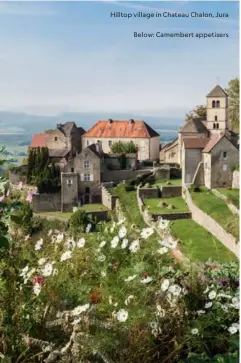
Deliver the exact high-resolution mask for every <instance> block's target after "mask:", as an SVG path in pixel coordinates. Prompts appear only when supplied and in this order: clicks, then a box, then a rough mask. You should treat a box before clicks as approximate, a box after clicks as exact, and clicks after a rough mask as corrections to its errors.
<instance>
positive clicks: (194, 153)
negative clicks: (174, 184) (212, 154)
mask: <svg viewBox="0 0 241 363" xmlns="http://www.w3.org/2000/svg"><path fill="white" fill-rule="evenodd" d="M201 161H202V149H185V148H184V147H183V150H182V183H183V184H191V183H192V181H193V178H194V175H195V173H196V170H197V165H198V164H199V163H200V162H201Z"/></svg>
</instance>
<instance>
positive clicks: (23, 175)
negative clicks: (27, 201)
mask: <svg viewBox="0 0 241 363" xmlns="http://www.w3.org/2000/svg"><path fill="white" fill-rule="evenodd" d="M27 169H28V167H27V165H22V166H20V167H18V168H13V169H12V170H9V173H8V177H9V181H10V183H11V184H19V183H20V182H22V183H24V184H26V183H27V172H28V170H27Z"/></svg>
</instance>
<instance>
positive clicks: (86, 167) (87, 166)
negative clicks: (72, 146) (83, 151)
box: [84, 160, 90, 169]
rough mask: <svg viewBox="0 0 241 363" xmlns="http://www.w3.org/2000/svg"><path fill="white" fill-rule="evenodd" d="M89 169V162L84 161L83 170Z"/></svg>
mask: <svg viewBox="0 0 241 363" xmlns="http://www.w3.org/2000/svg"><path fill="white" fill-rule="evenodd" d="M89 167H90V162H89V160H85V161H84V168H85V169H89Z"/></svg>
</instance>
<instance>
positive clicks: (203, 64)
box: [0, 1, 239, 117]
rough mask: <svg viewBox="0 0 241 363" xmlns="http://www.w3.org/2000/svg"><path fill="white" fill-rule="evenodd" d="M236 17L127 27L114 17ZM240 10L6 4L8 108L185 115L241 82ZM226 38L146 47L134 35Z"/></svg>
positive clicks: (4, 97) (1, 64)
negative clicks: (209, 96)
mask: <svg viewBox="0 0 241 363" xmlns="http://www.w3.org/2000/svg"><path fill="white" fill-rule="evenodd" d="M116 11H120V12H131V13H135V12H138V11H142V12H156V11H159V12H163V11H171V12H191V11H197V12H203V11H204V12H214V13H216V12H217V11H218V12H220V13H223V12H228V13H229V18H228V19H212V20H210V19H207V18H206V19H203V18H186V19H182V18H166V19H164V18H154V19H149V20H148V19H137V18H136V19H133V18H132V19H129V20H128V19H118V18H111V17H110V12H116ZM238 14H239V7H238V2H230V1H228V2H221V1H220V2H217V1H215V2H128V1H125V2H119V1H114V2H108V1H100V2H42V3H41V2H0V44H1V47H0V80H1V82H0V109H1V110H14V111H25V112H29V113H37V114H56V113H60V112H63V111H74V112H77V111H80V112H81V111H82V112H125V113H126V112H130V113H138V114H139V115H141V114H143V115H161V116H165V115H169V116H174V117H175V116H178V117H179V116H180V117H181V116H183V115H184V114H185V112H186V111H188V110H189V109H191V108H192V107H193V106H195V105H196V104H201V103H204V102H205V95H206V94H207V93H208V92H209V91H210V89H212V88H213V87H214V86H215V85H216V83H217V77H219V83H220V84H221V85H222V86H224V87H226V85H227V83H228V81H229V80H230V79H231V78H234V77H237V76H238V75H239V69H238V63H239V59H238V56H239V47H238V44H239V39H238V36H239V35H238V32H239V23H238ZM134 31H136V32H142V31H143V32H154V33H155V32H157V31H161V32H171V31H173V32H179V31H185V32H222V33H229V35H230V37H229V38H210V39H208V40H201V39H200V40H199V39H195V38H194V39H160V38H159V39H158V38H153V39H146V38H139V39H137V38H134V37H133V32H134Z"/></svg>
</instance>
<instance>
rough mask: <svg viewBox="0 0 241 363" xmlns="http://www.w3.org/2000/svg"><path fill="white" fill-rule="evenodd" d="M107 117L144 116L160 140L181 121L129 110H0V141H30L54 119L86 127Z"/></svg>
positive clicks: (171, 135)
mask: <svg viewBox="0 0 241 363" xmlns="http://www.w3.org/2000/svg"><path fill="white" fill-rule="evenodd" d="M109 118H113V119H116V120H126V119H127V120H128V119H130V118H133V119H136V120H145V121H146V122H147V123H148V124H149V125H150V126H151V127H153V128H154V129H156V130H157V131H158V132H163V134H162V135H161V140H162V141H169V139H173V138H174V137H175V136H176V132H175V130H177V129H178V128H179V126H180V125H181V124H182V123H183V120H180V119H178V118H174V117H163V116H148V115H146V116H140V115H133V114H132V115H131V114H128V113H115V114H113V113H110V114H107V113H101V112H100V113H85V112H65V113H62V114H59V115H56V116H39V115H30V114H26V113H17V112H8V111H0V144H2V145H7V144H9V143H11V144H15V145H23V146H24V145H29V143H30V141H31V138H32V135H33V134H34V133H36V132H44V131H45V130H48V129H50V128H55V127H56V124H57V123H60V122H63V123H64V122H66V121H75V122H76V124H77V125H78V126H81V127H83V128H84V129H85V130H88V129H89V128H90V127H91V126H92V125H94V123H95V122H96V121H98V120H101V119H104V120H105V119H109ZM170 130H171V131H170ZM164 131H165V132H164Z"/></svg>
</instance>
